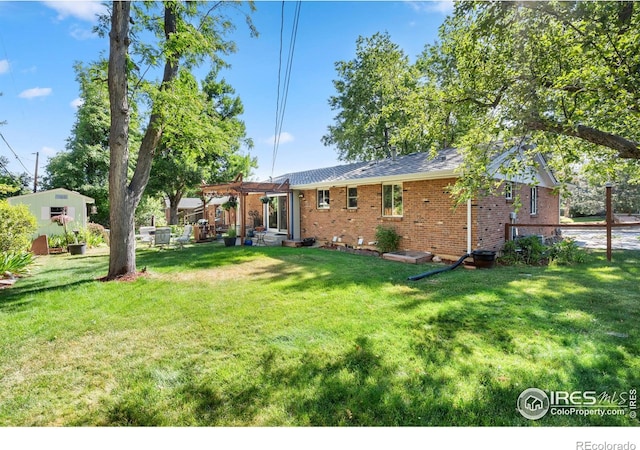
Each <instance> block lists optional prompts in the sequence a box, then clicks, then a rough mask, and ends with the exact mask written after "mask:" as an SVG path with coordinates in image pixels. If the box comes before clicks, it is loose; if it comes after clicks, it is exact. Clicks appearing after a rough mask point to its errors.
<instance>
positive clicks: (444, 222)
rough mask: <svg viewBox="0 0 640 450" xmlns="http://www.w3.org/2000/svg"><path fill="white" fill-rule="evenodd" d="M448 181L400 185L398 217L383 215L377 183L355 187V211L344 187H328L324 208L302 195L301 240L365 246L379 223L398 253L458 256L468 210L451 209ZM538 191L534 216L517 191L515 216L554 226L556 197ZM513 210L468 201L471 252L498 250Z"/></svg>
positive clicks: (500, 202) (525, 193) (312, 195)
mask: <svg viewBox="0 0 640 450" xmlns="http://www.w3.org/2000/svg"><path fill="white" fill-rule="evenodd" d="M453 183H455V179H453V178H452V179H444V180H428V181H412V182H405V183H402V188H403V209H404V213H403V216H402V217H384V216H383V215H382V186H381V185H380V184H378V185H367V186H358V208H357V209H349V208H347V187H346V186H340V187H332V188H330V189H329V191H330V199H331V201H330V208H329V209H318V208H317V207H316V193H317V191H316V190H315V189H313V190H305V191H302V192H303V194H304V198H302V199H301V200H300V229H301V237H303V238H304V237H315V238H316V239H318V240H319V241H320V242H329V241H331V240H332V239H333V237H334V236H337V237H338V238H340V239H341V240H342V242H344V243H346V244H349V245H356V244H357V242H358V238H363V239H364V242H365V244H366V243H367V242H370V241H375V232H376V227H377V226H378V225H383V226H391V227H393V228H395V229H396V231H397V232H398V234H400V236H401V237H402V239H401V241H400V247H401V249H404V250H409V249H410V250H422V251H429V252H432V253H434V254H438V255H447V256H456V255H462V254H464V253H465V252H466V250H467V207H466V205H465V204H463V205H460V206H458V207H457V208H454V206H453V205H454V202H453V200H452V198H451V196H450V194H449V191H448V186H450V185H452V184H453ZM538 190H539V194H538V195H539V199H538V209H539V214H538V215H537V216H532V217H529V188H528V187H526V186H524V187H522V188H521V198H522V200H521V201H522V203H523V208H522V209H521V211H520V213H519V217H520V218H522V219H525V218H526V219H527V223H535V222H536V221H537V222H538V223H543V222H546V223H549V222H552V223H555V222H557V221H558V198H557V196H553V195H552V194H551V191H550V190H549V189H545V188H539V189H538ZM514 194H515V193H514ZM513 206H514V205H513V202H509V201H506V200H505V198H504V196H502V195H501V196H496V197H489V198H485V199H482V200H480V201H478V202H473V203H472V224H473V230H472V247H473V249H478V248H483V249H492V250H493V249H495V250H499V249H500V248H501V247H502V244H503V240H504V223H505V221H508V220H509V213H510V212H511V211H512V210H513ZM549 231H550V230H547V232H549ZM535 234H544V233H535Z"/></svg>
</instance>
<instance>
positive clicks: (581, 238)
mask: <svg viewBox="0 0 640 450" xmlns="http://www.w3.org/2000/svg"><path fill="white" fill-rule="evenodd" d="M562 236H563V237H571V238H573V239H575V240H576V243H577V244H578V245H579V246H580V247H586V248H604V249H606V248H607V230H605V229H604V227H603V228H602V229H596V230H592V229H590V230H579V229H575V228H573V229H567V228H565V229H563V230H562ZM611 248H613V249H614V250H622V249H624V250H640V227H629V228H625V227H623V228H614V229H613V230H611Z"/></svg>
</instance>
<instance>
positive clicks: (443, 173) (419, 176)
mask: <svg viewBox="0 0 640 450" xmlns="http://www.w3.org/2000/svg"><path fill="white" fill-rule="evenodd" d="M458 176H459V175H458V174H457V173H456V172H455V170H454V169H446V170H436V171H430V172H418V173H409V174H403V175H386V176H379V177H369V178H354V179H347V180H331V181H322V182H319V183H306V184H292V185H291V189H296V190H304V189H319V188H324V187H333V186H364V185H370V184H384V183H392V182H405V181H423V180H424V181H427V180H441V179H444V178H457V177H458Z"/></svg>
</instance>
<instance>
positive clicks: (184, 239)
mask: <svg viewBox="0 0 640 450" xmlns="http://www.w3.org/2000/svg"><path fill="white" fill-rule="evenodd" d="M192 231H193V226H192V225H188V224H187V225H185V226H184V231H183V232H182V236H178V237H177V238H176V239H175V242H177V243H178V244H179V245H180V248H181V249H182V248H183V247H184V244H188V243H189V241H190V240H191V232H192Z"/></svg>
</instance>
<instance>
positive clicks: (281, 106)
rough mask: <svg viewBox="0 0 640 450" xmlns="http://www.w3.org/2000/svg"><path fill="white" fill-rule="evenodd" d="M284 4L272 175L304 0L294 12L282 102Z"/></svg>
mask: <svg viewBox="0 0 640 450" xmlns="http://www.w3.org/2000/svg"><path fill="white" fill-rule="evenodd" d="M284 4H285V2H284V1H283V2H282V9H281V13H280V55H279V62H278V95H277V99H276V126H275V135H274V138H273V158H272V163H271V176H273V171H274V169H275V165H276V159H277V157H278V147H279V145H280V135H281V134H282V124H283V122H284V112H285V109H286V107H287V98H288V95H289V83H290V81H291V69H292V67H293V55H294V51H295V47H296V38H297V34H298V23H299V21H300V9H301V5H302V2H301V1H298V2H296V9H295V12H294V21H293V26H292V29H291V38H290V41H289V42H290V43H289V54H288V57H287V66H286V68H285V71H284V72H285V80H284V88H283V90H282V91H283V95H282V103H281V102H280V92H281V89H280V86H281V76H282V49H283V31H284Z"/></svg>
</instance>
